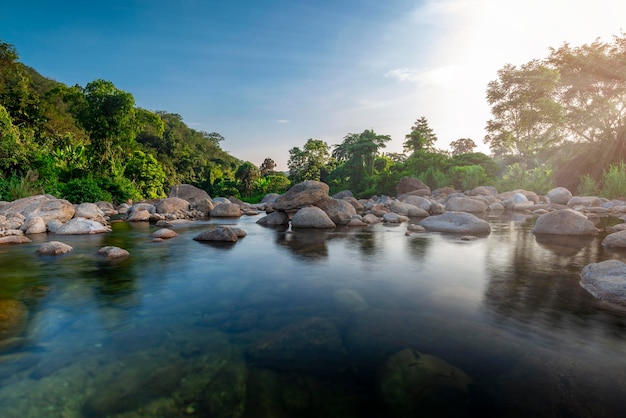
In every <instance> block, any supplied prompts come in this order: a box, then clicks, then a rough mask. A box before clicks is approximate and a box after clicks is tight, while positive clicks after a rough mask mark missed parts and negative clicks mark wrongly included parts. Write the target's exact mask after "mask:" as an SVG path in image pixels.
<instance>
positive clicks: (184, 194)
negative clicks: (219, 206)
mask: <svg viewBox="0 0 626 418" xmlns="http://www.w3.org/2000/svg"><path fill="white" fill-rule="evenodd" d="M167 197H178V198H179V199H182V200H186V201H187V202H189V203H191V204H192V205H194V204H196V203H198V202H200V201H201V200H205V199H208V200H209V201H211V197H210V196H209V194H208V193H207V192H206V191H204V190H202V189H198V188H197V187H195V186H192V185H191V184H179V185H177V186H172V187H170V192H169V194H168V195H167Z"/></svg>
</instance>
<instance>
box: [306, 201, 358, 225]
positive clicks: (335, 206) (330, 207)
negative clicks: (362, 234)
mask: <svg viewBox="0 0 626 418" xmlns="http://www.w3.org/2000/svg"><path fill="white" fill-rule="evenodd" d="M315 206H317V207H318V208H320V209H322V210H323V211H324V212H325V213H326V215H328V217H329V218H330V220H331V221H333V222H334V223H335V224H337V225H345V224H347V223H348V222H350V219H352V216H354V215H356V209H355V208H354V206H352V205H351V204H350V203H349V202H347V201H345V200H342V199H334V198H332V197H331V198H328V199H322V200H320V201H318V202H317V203H316V204H315Z"/></svg>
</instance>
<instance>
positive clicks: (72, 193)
mask: <svg viewBox="0 0 626 418" xmlns="http://www.w3.org/2000/svg"><path fill="white" fill-rule="evenodd" d="M59 193H60V196H59V197H61V198H63V199H66V200H68V201H70V202H72V203H85V202H98V201H101V200H102V201H107V202H111V201H113V197H112V196H111V194H110V193H108V192H107V191H106V190H103V189H102V188H101V187H100V185H99V184H98V181H97V180H95V179H93V178H91V177H86V178H80V179H73V180H70V181H68V182H67V183H63V184H61V185H59Z"/></svg>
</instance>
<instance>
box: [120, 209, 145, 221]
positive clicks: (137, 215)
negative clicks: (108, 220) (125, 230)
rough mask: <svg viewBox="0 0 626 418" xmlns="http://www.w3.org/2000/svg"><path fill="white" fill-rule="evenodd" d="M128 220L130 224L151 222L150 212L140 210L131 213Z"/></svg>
mask: <svg viewBox="0 0 626 418" xmlns="http://www.w3.org/2000/svg"><path fill="white" fill-rule="evenodd" d="M129 212H130V211H129ZM126 220H127V221H128V222H148V221H149V220H150V212H149V211H148V210H147V209H143V208H138V209H135V210H133V211H132V212H130V213H129V214H128V218H126Z"/></svg>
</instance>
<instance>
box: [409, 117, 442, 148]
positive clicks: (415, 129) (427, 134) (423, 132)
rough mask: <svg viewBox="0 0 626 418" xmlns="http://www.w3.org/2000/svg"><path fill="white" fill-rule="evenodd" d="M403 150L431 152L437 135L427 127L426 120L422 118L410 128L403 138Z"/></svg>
mask: <svg viewBox="0 0 626 418" xmlns="http://www.w3.org/2000/svg"><path fill="white" fill-rule="evenodd" d="M405 139H406V141H405V142H404V149H405V150H406V151H412V152H420V151H432V150H433V149H434V146H435V142H437V135H435V132H434V131H433V130H432V128H431V127H430V126H429V125H428V120H427V119H426V118H425V117H424V116H422V117H421V118H419V119H418V120H417V121H415V123H414V124H413V126H412V127H411V132H410V133H408V134H407V135H406V136H405Z"/></svg>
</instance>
